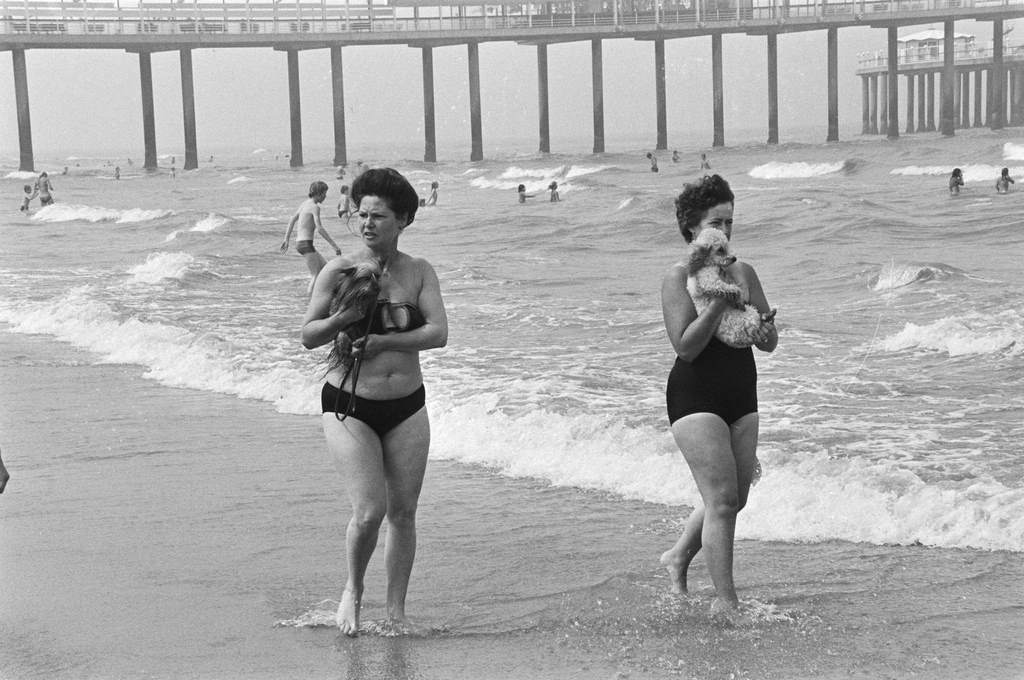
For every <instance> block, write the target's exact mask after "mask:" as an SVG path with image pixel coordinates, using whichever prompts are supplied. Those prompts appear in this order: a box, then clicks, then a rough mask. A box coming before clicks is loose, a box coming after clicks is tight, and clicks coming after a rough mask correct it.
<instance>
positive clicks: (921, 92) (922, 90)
mask: <svg viewBox="0 0 1024 680" xmlns="http://www.w3.org/2000/svg"><path fill="white" fill-rule="evenodd" d="M926 82H927V80H926V77H925V74H924V73H919V74H918V75H917V131H918V132H924V131H925V130H927V129H928V118H927V116H928V111H927V109H926V107H925V104H926V103H927V102H926V100H927V99H928V86H927V85H926V84H925V83H926Z"/></svg>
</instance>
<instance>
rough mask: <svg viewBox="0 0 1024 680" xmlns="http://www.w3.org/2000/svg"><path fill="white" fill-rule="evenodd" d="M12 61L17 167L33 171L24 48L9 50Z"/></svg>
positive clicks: (24, 170) (25, 170) (30, 121)
mask: <svg viewBox="0 0 1024 680" xmlns="http://www.w3.org/2000/svg"><path fill="white" fill-rule="evenodd" d="M11 59H12V61H13V63H14V101H15V106H16V107H17V109H18V148H19V150H20V152H21V153H20V156H19V160H18V169H19V170H21V171H22V172H35V161H34V160H33V158H32V120H31V116H30V115H29V107H28V70H27V69H26V67H25V50H19V49H14V50H11Z"/></svg>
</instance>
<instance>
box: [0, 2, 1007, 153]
mask: <svg viewBox="0 0 1024 680" xmlns="http://www.w3.org/2000/svg"><path fill="white" fill-rule="evenodd" d="M383 2H384V0H376V1H375V0H370V1H369V2H364V3H362V4H359V3H353V2H349V1H347V0H346V1H344V2H339V0H296V1H295V2H287V3H278V2H270V1H268V0H215V1H214V0H179V1H177V2H170V1H168V0H159V1H158V0H114V1H113V2H110V1H107V0H103V1H100V0H82V1H80V2H69V1H68V2H65V1H60V0H32V1H28V0H0V51H9V52H10V53H11V61H12V66H13V69H14V93H13V95H14V100H15V104H16V108H17V121H18V140H19V146H20V155H19V158H20V161H19V163H20V168H21V169H22V170H25V171H33V170H34V160H33V153H32V128H31V116H30V106H29V87H28V75H27V71H26V67H25V52H26V51H27V50H57V49H100V50H125V51H128V52H131V53H133V54H137V55H138V60H139V78H140V87H141V92H142V115H143V130H142V136H143V143H144V146H145V167H146V168H147V169H155V168H156V158H157V151H156V148H157V147H156V144H157V140H156V134H155V125H154V118H153V117H154V105H153V83H152V69H151V55H152V54H154V53H157V52H178V54H179V61H180V72H181V88H182V101H183V105H184V121H183V124H184V132H185V147H186V148H185V165H184V169H186V170H189V169H194V168H196V167H197V166H198V158H199V153H198V149H197V148H196V147H197V142H196V127H197V124H198V121H197V120H196V115H195V103H194V102H195V95H194V87H193V73H192V51H193V50H197V49H211V48H220V49H224V48H242V47H245V48H254V47H255V48H267V49H273V50H278V51H281V52H284V53H285V59H286V60H287V67H288V93H287V96H288V98H289V112H290V123H291V154H290V163H291V165H292V166H294V167H300V166H301V165H302V164H303V154H302V121H301V107H300V105H299V100H300V88H299V62H298V53H299V52H300V51H302V50H327V51H328V52H329V54H330V68H331V74H332V97H333V101H332V106H333V111H334V138H335V139H334V158H333V162H334V163H335V164H337V165H341V164H344V163H346V162H347V157H346V154H347V150H346V149H347V144H346V139H345V134H346V131H345V109H344V68H343V59H342V52H343V50H344V49H346V48H347V49H355V48H358V47H359V46H366V45H405V46H410V47H415V48H418V49H420V51H421V55H422V70H423V126H424V154H423V158H424V160H425V161H427V162H435V161H436V160H437V144H436V140H435V123H436V111H435V105H434V64H433V49H434V48H435V47H445V46H453V45H464V46H465V49H466V51H467V56H468V74H467V76H468V77H467V83H468V88H469V101H470V112H469V113H470V138H471V139H470V141H471V152H470V160H473V161H476V160H481V159H483V158H484V141H483V129H482V122H481V121H482V111H483V107H484V106H485V104H486V103H485V102H484V101H483V100H482V97H481V92H480V66H479V50H480V46H481V44H484V43H488V42H497V41H513V42H516V43H518V44H521V45H524V46H530V47H533V48H534V49H536V54H537V103H538V109H539V120H538V138H539V141H538V150H539V151H540V152H542V153H548V152H550V151H551V148H550V134H549V98H548V66H549V64H548V50H547V48H548V46H549V45H552V44H557V43H564V42H582V41H587V42H589V43H590V47H591V72H590V79H591V87H592V94H593V100H592V107H593V151H594V153H602V152H604V97H605V93H604V78H603V51H602V47H603V42H604V41H605V40H638V41H647V42H650V43H652V71H653V75H654V78H655V82H656V90H655V99H656V101H655V109H656V113H655V117H654V120H653V121H652V128H653V130H652V132H653V134H652V138H653V140H654V146H655V149H656V150H665V149H666V148H667V140H668V131H667V123H666V121H667V115H666V90H667V88H668V87H671V86H683V84H682V83H679V82H678V81H675V80H674V79H673V77H672V76H673V75H674V74H671V73H668V72H666V68H665V41H667V40H677V39H687V38H694V37H702V36H704V37H706V36H710V38H711V71H712V73H711V76H712V87H713V90H712V92H713V95H712V99H713V107H712V108H713V116H712V146H724V145H725V124H724V111H725V107H724V101H725V84H724V83H723V78H722V58H723V55H722V49H723V47H722V36H723V35H725V34H730V33H743V34H747V35H757V36H761V35H763V36H765V40H766V54H767V60H766V63H767V68H766V73H765V74H764V76H765V78H766V79H767V83H768V95H767V100H768V101H767V102H766V112H767V115H766V127H767V142H768V143H769V144H776V143H778V142H779V120H778V111H779V108H778V90H779V88H778V82H779V73H778V44H779V37H780V35H783V36H784V34H786V33H794V32H804V31H819V32H823V33H824V34H825V35H824V40H823V51H824V53H825V59H826V60H827V84H826V87H827V92H826V93H824V94H825V98H826V101H827V120H826V121H825V122H826V124H827V133H826V141H837V140H838V139H839V105H838V101H839V96H838V91H839V87H838V77H839V75H838V41H839V40H840V35H839V32H840V29H842V28H849V27H856V26H861V27H865V26H866V27H871V28H877V29H879V30H885V31H886V32H887V50H886V52H885V55H884V57H882V56H880V55H864V56H863V58H862V60H861V63H860V65H859V68H858V75H859V76H860V77H861V79H862V88H861V89H862V93H861V94H862V99H863V111H864V116H863V117H864V120H863V133H864V134H878V133H879V132H884V134H886V135H887V136H888V137H890V138H895V137H898V136H899V127H900V126H899V111H898V109H899V101H900V89H899V83H900V79H899V76H900V75H902V76H904V80H905V87H904V91H905V97H904V101H905V102H906V111H907V115H906V118H907V131H908V132H909V131H924V130H929V129H935V126H934V119H935V115H934V104H935V101H936V95H935V83H934V78H935V74H939V76H940V91H939V93H938V94H939V96H938V104H939V116H938V119H939V126H938V127H939V130H940V131H941V133H942V134H944V135H952V134H954V130H955V129H956V127H958V126H961V127H965V126H966V125H967V121H968V120H969V119H970V118H971V117H970V115H969V114H970V113H971V111H970V110H969V105H968V102H969V101H973V106H974V108H973V113H974V115H973V122H974V124H975V125H978V124H979V121H981V120H984V121H985V124H986V125H990V126H991V127H992V128H993V129H999V128H1001V127H1003V126H1004V125H1005V124H1006V123H1007V121H1009V122H1010V124H1015V123H1018V122H1024V75H1022V74H1024V55H1019V54H1018V49H1017V48H1012V49H1010V50H1009V51H1007V50H1005V49H1004V45H1003V40H1002V36H1003V28H1002V27H1003V22H1004V21H1005V20H1008V19H1014V18H1019V17H1024V0H994V1H993V0H879V1H872V0H856V1H845V2H829V1H827V0H581V1H575V0H570V1H567V2H553V3H543V4H540V5H532V4H526V5H520V4H517V5H495V4H482V3H481V2H480V1H479V0H389V1H388V2H387V4H382V3H383ZM968 19H973V20H979V21H991V22H992V25H993V44H992V46H991V47H990V48H985V50H988V51H987V52H986V51H984V50H982V51H980V52H979V51H978V49H974V50H973V51H971V50H967V52H965V53H963V54H961V53H960V52H958V51H957V48H956V38H955V36H954V34H953V23H954V21H957V20H968ZM932 23H942V24H943V26H944V32H943V36H942V41H941V43H942V44H941V48H942V49H941V50H938V51H935V50H933V49H932V47H933V46H931V45H929V46H928V47H927V59H924V58H922V59H916V58H915V57H914V55H915V54H917V53H912V52H911V51H908V50H919V49H921V47H920V46H916V47H913V48H911V47H908V46H906V45H903V46H901V43H900V41H899V37H898V29H899V28H900V27H907V26H915V25H921V24H932ZM921 54H924V53H923V52H922V53H921ZM979 60H980V61H979ZM1018 60H1020V63H1019V64H1018ZM784 75H785V74H784ZM983 75H986V77H987V84H986V87H985V88H984V92H985V94H984V101H983V99H982V94H981V92H982V89H981V82H982V76H983ZM972 84H973V95H974V96H973V99H972V98H971V97H970V96H969V94H970V92H971V87H972ZM915 91H916V93H917V97H916V109H915V96H914V94H915ZM1008 93H1009V97H1008V96H1007V95H1008ZM1008 102H1009V104H1008ZM982 104H984V106H982ZM1008 106H1009V108H1008ZM979 107H981V108H979ZM915 110H916V112H917V116H916V124H911V121H912V120H913V119H914V116H913V114H914V112H915ZM979 112H980V113H979Z"/></svg>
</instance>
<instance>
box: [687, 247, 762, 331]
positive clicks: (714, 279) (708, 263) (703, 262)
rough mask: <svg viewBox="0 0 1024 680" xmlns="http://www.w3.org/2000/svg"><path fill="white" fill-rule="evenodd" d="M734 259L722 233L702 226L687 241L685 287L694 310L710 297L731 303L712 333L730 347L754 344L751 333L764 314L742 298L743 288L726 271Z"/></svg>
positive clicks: (756, 327)
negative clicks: (690, 240)
mask: <svg viewBox="0 0 1024 680" xmlns="http://www.w3.org/2000/svg"><path fill="white" fill-rule="evenodd" d="M735 261H736V256H735V255H733V254H732V252H731V251H730V250H729V239H728V238H727V237H726V235H725V233H723V232H722V231H721V230H719V229H714V228H712V227H705V228H704V229H702V230H701V232H700V234H698V235H697V238H695V239H694V240H693V242H692V243H690V256H689V260H688V261H687V265H688V266H687V271H688V275H687V277H686V290H687V292H689V293H690V298H691V299H693V304H694V306H695V307H696V308H697V313H698V314H700V313H701V312H703V311H704V310H705V309H706V308H707V306H708V305H710V304H711V301H712V300H713V299H714V298H725V299H726V300H728V301H729V303H730V304H731V306H730V307H729V308H728V309H727V310H726V311H725V312H724V313H723V314H722V318H721V320H720V321H719V323H718V328H716V329H715V337H716V338H718V339H719V340H721V341H722V342H724V343H725V344H727V345H729V346H730V347H750V346H751V345H753V344H754V339H753V337H752V336H751V333H753V332H754V331H756V330H757V329H758V328H760V327H761V324H762V323H763V322H764V318H763V317H762V316H761V313H760V312H758V311H757V308H756V307H754V306H753V305H749V304H745V303H744V302H743V294H744V290H743V288H742V287H741V286H740V285H739V284H738V283H737V282H736V281H735V280H734V279H733V278H732V276H730V275H729V272H728V271H727V269H728V267H729V266H730V265H731V264H733V263H734V262H735Z"/></svg>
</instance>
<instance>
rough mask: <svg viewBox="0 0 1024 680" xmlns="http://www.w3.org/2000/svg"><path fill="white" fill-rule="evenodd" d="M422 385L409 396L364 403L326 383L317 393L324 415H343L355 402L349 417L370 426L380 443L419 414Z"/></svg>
mask: <svg viewBox="0 0 1024 680" xmlns="http://www.w3.org/2000/svg"><path fill="white" fill-rule="evenodd" d="M426 396H427V391H426V389H424V387H423V385H420V386H419V389H417V390H416V391H415V392H413V393H412V394H409V395H406V396H404V397H399V398H398V399H366V398H364V397H357V396H355V395H354V394H351V393H349V392H346V391H345V390H339V389H338V388H337V387H335V386H334V385H332V384H331V383H329V382H325V383H324V388H323V390H321V392H320V406H321V408H322V410H323V412H324V413H334V414H339V413H341V414H344V413H345V411H347V410H348V406H349V402H354V403H353V407H352V410H351V411H350V412H349V416H350V417H352V418H355V419H356V420H361V421H362V422H364V423H366V424H367V425H369V426H370V429H371V430H373V431H374V432H376V433H377V436H378V437H380V438H381V439H383V438H384V435H386V434H387V433H388V432H390V431H391V430H393V429H395V428H396V427H398V426H399V425H401V424H402V423H403V422H405V421H406V420H408V419H409V417H411V416H412V415H413V414H414V413H416V412H417V411H419V410H420V409H421V408H423V406H424V405H425V404H426V403H427V400H426Z"/></svg>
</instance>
